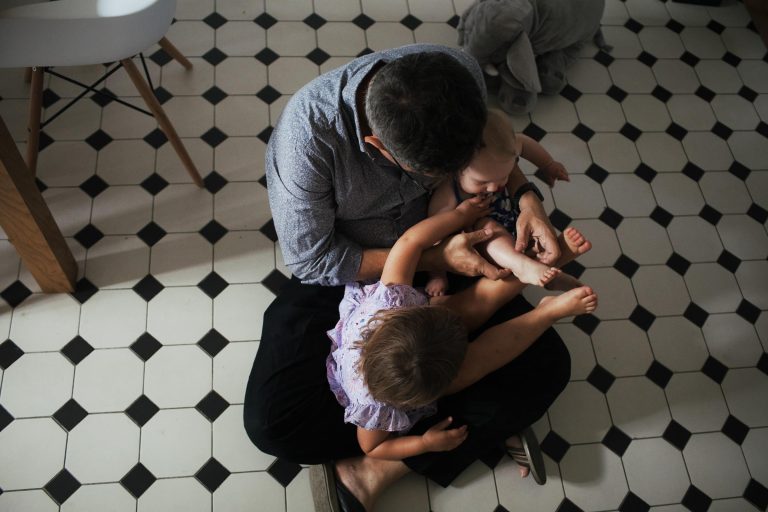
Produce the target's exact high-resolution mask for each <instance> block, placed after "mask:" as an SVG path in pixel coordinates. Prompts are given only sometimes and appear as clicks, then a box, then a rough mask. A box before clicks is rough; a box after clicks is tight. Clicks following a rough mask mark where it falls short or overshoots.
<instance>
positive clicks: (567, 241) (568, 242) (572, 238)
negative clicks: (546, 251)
mask: <svg viewBox="0 0 768 512" xmlns="http://www.w3.org/2000/svg"><path fill="white" fill-rule="evenodd" d="M557 241H558V244H559V245H560V259H559V260H558V262H557V264H558V266H563V265H565V264H566V263H568V262H570V261H573V260H575V259H576V258H578V257H579V256H581V255H582V254H584V253H585V252H587V251H589V250H590V249H592V242H590V241H589V240H587V239H586V238H584V235H583V234H581V231H579V230H578V229H576V228H574V227H567V228H565V231H563V233H562V234H561V235H560V236H559V237H558V238H557Z"/></svg>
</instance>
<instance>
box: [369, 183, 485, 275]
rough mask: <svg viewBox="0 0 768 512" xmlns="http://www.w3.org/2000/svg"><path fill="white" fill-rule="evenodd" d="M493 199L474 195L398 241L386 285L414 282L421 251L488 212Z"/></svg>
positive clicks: (390, 257) (386, 267)
mask: <svg viewBox="0 0 768 512" xmlns="http://www.w3.org/2000/svg"><path fill="white" fill-rule="evenodd" d="M489 203H490V198H485V199H482V198H479V197H473V198H471V199H467V200H466V201H464V202H462V203H461V204H460V205H459V206H457V207H456V208H454V209H451V210H448V211H444V212H441V213H439V214H437V215H435V216H433V217H427V218H426V219H424V220H423V221H421V222H419V223H418V224H416V225H414V226H411V228H410V229H408V231H406V232H405V233H403V235H402V236H401V237H400V238H399V239H398V240H397V242H395V245H394V246H393V247H392V249H391V250H390V251H389V255H388V256H387V261H386V262H385V263H384V270H383V271H382V273H381V282H382V283H384V284H412V283H413V275H414V273H415V272H416V266H417V265H418V263H419V259H420V258H421V253H422V252H423V251H425V250H426V249H429V248H430V247H432V246H433V245H435V244H436V243H437V242H439V241H440V240H442V239H443V238H445V237H447V236H448V235H450V234H451V233H453V232H454V231H458V230H459V229H460V228H461V227H462V226H464V225H466V224H468V223H471V222H474V221H475V220H477V219H479V218H480V217H483V216H485V215H487V214H488V211H489V210H488V205H489Z"/></svg>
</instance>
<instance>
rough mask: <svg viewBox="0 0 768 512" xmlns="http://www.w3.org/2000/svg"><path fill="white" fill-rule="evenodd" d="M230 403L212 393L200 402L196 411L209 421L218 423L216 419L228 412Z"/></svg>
mask: <svg viewBox="0 0 768 512" xmlns="http://www.w3.org/2000/svg"><path fill="white" fill-rule="evenodd" d="M228 407H229V402H227V401H226V400H224V398H223V397H222V396H221V395H220V394H218V393H217V392H215V391H211V392H210V393H208V394H207V395H205V397H204V398H203V399H202V400H200V401H199V402H198V403H197V405H196V406H195V409H197V410H198V412H199V413H200V414H202V415H203V416H205V417H206V418H208V420H209V421H216V418H218V417H219V416H221V413H223V412H224V411H226V410H227V408H228Z"/></svg>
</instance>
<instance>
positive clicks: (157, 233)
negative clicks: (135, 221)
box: [136, 222, 168, 247]
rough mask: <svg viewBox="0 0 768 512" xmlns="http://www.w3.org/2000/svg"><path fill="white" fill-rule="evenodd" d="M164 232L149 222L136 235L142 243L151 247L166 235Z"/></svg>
mask: <svg viewBox="0 0 768 512" xmlns="http://www.w3.org/2000/svg"><path fill="white" fill-rule="evenodd" d="M167 234H168V233H166V231H165V230H164V229H163V228H161V227H160V226H159V225H157V224H155V223H154V222H150V223H149V224H147V225H146V226H144V227H143V228H141V229H140V230H139V232H138V233H136V236H138V237H139V238H140V239H141V241H142V242H144V243H145V244H147V245H148V246H150V247H152V246H153V245H155V244H156V243H157V242H159V241H160V240H162V239H163V237H164V236H165V235H167Z"/></svg>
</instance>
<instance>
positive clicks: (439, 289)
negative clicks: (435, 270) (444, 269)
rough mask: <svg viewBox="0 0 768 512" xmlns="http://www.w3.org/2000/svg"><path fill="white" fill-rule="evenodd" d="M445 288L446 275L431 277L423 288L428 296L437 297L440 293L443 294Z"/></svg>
mask: <svg viewBox="0 0 768 512" xmlns="http://www.w3.org/2000/svg"><path fill="white" fill-rule="evenodd" d="M447 289H448V278H447V277H446V276H436V277H431V278H430V279H429V281H427V286H426V287H425V288H424V290H425V291H426V292H427V295H429V296H430V297H439V296H440V295H444V294H445V291H446V290H447Z"/></svg>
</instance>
